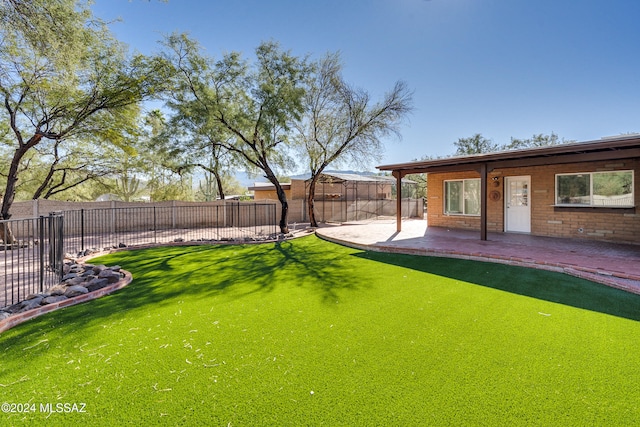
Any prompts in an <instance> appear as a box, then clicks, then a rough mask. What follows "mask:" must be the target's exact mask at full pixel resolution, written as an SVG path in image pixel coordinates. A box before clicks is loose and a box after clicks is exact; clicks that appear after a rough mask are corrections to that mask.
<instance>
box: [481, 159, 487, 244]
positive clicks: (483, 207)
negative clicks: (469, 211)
mask: <svg viewBox="0 0 640 427" xmlns="http://www.w3.org/2000/svg"><path fill="white" fill-rule="evenodd" d="M480 240H487V164H486V163H483V164H481V165H480Z"/></svg>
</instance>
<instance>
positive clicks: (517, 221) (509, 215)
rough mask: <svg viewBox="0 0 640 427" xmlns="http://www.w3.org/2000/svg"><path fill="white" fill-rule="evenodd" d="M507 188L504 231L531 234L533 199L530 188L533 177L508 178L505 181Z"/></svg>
mask: <svg viewBox="0 0 640 427" xmlns="http://www.w3.org/2000/svg"><path fill="white" fill-rule="evenodd" d="M504 186H505V198H504V199H505V205H506V206H505V214H504V217H505V224H504V231H506V232H510V231H512V232H518V233H530V232H531V203H530V202H531V199H530V194H529V188H530V187H531V177H529V176H508V177H505V180H504Z"/></svg>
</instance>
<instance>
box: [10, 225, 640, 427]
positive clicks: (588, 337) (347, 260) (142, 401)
mask: <svg viewBox="0 0 640 427" xmlns="http://www.w3.org/2000/svg"><path fill="white" fill-rule="evenodd" d="M93 262H99V263H105V264H108V265H115V264H119V265H121V266H122V267H123V268H125V269H127V270H129V271H131V272H132V273H133V277H134V281H133V282H132V284H130V285H129V286H128V287H126V288H124V289H122V290H121V291H119V292H117V293H115V294H112V295H110V296H107V297H104V298H101V299H99V300H96V301H92V302H90V303H87V304H82V305H78V306H74V307H69V308H66V309H64V310H61V311H57V312H54V313H51V314H48V315H45V316H43V317H40V318H38V319H35V320H33V321H30V322H28V323H25V324H23V325H20V326H18V327H16V328H15V329H12V330H9V331H7V332H5V333H3V334H2V335H0V360H1V363H0V392H1V393H2V399H0V400H2V401H3V402H14V403H26V402H30V403H34V404H36V405H39V404H40V403H48V402H51V403H53V404H54V405H55V403H86V413H53V414H44V413H40V412H39V411H36V413H26V414H16V413H14V414H7V413H2V414H0V421H1V422H2V424H3V425H13V424H21V421H22V420H26V421H30V422H32V424H33V422H35V425H38V424H41V425H71V424H77V423H82V424H83V425H105V426H106V425H212V426H213V425H220V426H222V425H224V426H226V425H233V426H255V425H292V426H294V425H295V426H299V425H329V426H336V425H349V426H352V425H456V426H458V425H565V426H566V425H580V426H583V425H633V424H634V423H636V422H637V420H638V419H640V403H639V402H640V388H639V387H638V383H637V380H638V378H640V340H639V339H638V338H639V337H640V296H637V295H633V294H628V293H625V292H622V291H618V290H615V289H611V288H607V287H605V286H601V285H598V284H594V283H592V282H588V281H585V280H581V279H577V278H573V277H570V276H566V275H562V274H557V273H551V272H546V271H540V270H529V269H524V268H518V267H512V266H506V265H497V264H487V263H481V262H472V261H464V260H454V259H445V258H429V257H419V256H406V255H395V254H381V253H374V252H363V251H360V250H355V249H350V248H346V247H343V246H339V245H336V244H333V243H329V242H325V241H322V240H320V239H318V238H316V237H314V236H310V237H306V238H302V239H298V240H294V241H287V242H283V243H280V244H262V245H246V246H194V247H163V248H153V249H146V250H139V251H130V252H120V253H116V254H112V255H109V256H105V257H102V258H100V259H97V260H94V261H93ZM36 409H38V410H39V406H37V407H36ZM47 417H48V418H47Z"/></svg>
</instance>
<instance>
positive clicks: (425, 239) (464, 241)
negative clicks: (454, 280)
mask: <svg viewBox="0 0 640 427" xmlns="http://www.w3.org/2000/svg"><path fill="white" fill-rule="evenodd" d="M396 226H397V223H396V221H395V220H378V221H370V222H360V223H349V224H345V225H341V226H324V227H321V228H318V229H317V230H316V234H317V235H318V236H320V237H321V238H323V239H326V240H330V241H333V242H335V243H340V244H344V245H346V246H351V247H355V248H359V249H363V250H373V251H381V252H392V253H403V254H411V255H425V256H442V257H450V258H462V259H471V260H476V261H486V262H495V263H503V264H512V265H518V266H524V267H529V268H538V269H545V270H552V271H558V272H563V273H566V274H570V275H573V276H578V277H582V278H585V279H588V280H592V281H595V282H598V283H602V284H605V285H607V286H611V287H615V288H619V289H623V290H626V291H628V292H633V293H636V294H640V245H631V244H617V243H609V242H599V241H585V240H582V239H562V238H556V237H540V236H532V235H525V234H510V233H488V234H487V238H486V240H479V239H478V234H477V232H474V231H470V230H460V229H447V228H441V227H427V222H426V221H425V220H404V221H403V222H402V230H401V231H398V230H397V229H396V228H397V227H396Z"/></svg>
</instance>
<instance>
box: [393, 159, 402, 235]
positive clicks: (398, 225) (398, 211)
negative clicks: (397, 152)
mask: <svg viewBox="0 0 640 427" xmlns="http://www.w3.org/2000/svg"><path fill="white" fill-rule="evenodd" d="M393 176H395V177H396V231H397V232H398V233H399V232H401V231H402V173H401V172H400V171H398V170H395V171H393Z"/></svg>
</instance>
